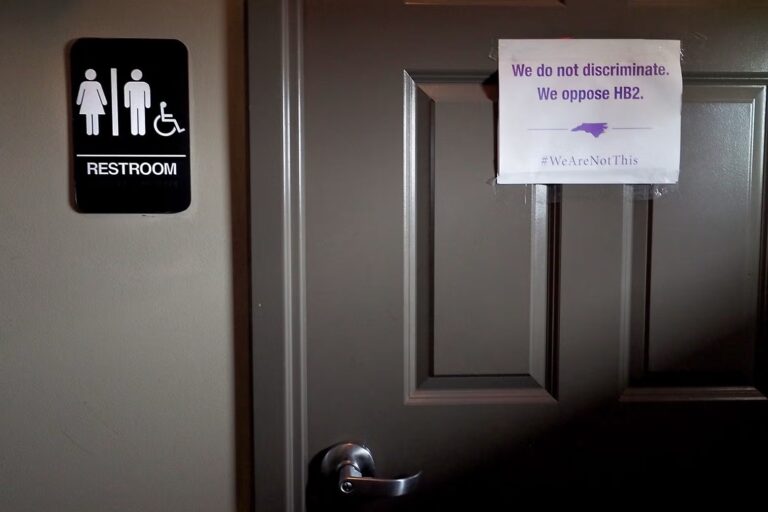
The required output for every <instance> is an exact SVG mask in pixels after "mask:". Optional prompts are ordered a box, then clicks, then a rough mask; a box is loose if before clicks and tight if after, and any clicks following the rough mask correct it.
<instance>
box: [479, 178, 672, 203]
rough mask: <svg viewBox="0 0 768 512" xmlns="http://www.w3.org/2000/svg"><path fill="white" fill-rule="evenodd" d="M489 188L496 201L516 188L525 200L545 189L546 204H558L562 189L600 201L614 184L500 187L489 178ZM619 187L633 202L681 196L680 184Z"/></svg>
mask: <svg viewBox="0 0 768 512" xmlns="http://www.w3.org/2000/svg"><path fill="white" fill-rule="evenodd" d="M486 184H488V185H489V186H490V187H491V191H492V193H493V195H494V196H495V197H497V198H498V199H503V198H505V197H509V196H508V195H507V194H506V192H507V191H510V190H514V189H516V188H517V187H525V191H526V193H525V194H524V196H523V197H525V198H526V199H525V200H526V201H527V198H528V197H529V196H530V195H531V193H532V192H533V188H532V187H541V186H545V187H547V189H548V190H547V202H548V203H553V204H558V203H560V202H561V200H562V192H563V187H564V186H565V187H568V196H569V197H571V198H575V197H581V198H583V199H600V198H604V197H608V196H610V195H614V194H615V193H616V192H615V188H614V187H616V186H617V185H616V184H584V185H575V184H566V185H562V184H549V185H548V184H546V183H541V184H525V185H502V184H499V183H497V182H496V178H491V179H489V180H487V181H486ZM618 186H621V187H628V188H629V191H630V194H631V197H632V199H633V200H635V201H655V200H659V199H663V198H667V197H669V198H674V197H679V196H680V195H681V191H680V184H679V183H674V184H647V185H638V184H631V185H618Z"/></svg>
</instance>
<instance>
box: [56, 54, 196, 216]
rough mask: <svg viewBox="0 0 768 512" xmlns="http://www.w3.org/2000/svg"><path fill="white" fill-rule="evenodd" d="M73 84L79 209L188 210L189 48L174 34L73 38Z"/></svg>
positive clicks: (72, 97) (158, 211)
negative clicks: (148, 36) (148, 37)
mask: <svg viewBox="0 0 768 512" xmlns="http://www.w3.org/2000/svg"><path fill="white" fill-rule="evenodd" d="M70 82H71V89H70V98H71V100H70V101H71V106H70V112H71V113H72V114H71V115H72V141H73V149H74V152H73V161H74V176H75V202H76V203H77V208H78V210H79V211H81V212H84V213H175V212H180V211H182V210H185V209H186V208H187V207H188V206H189V202H190V154H189V132H190V125H189V84H188V69H187V48H186V47H185V46H184V45H183V44H182V43H181V42H180V41H177V40H174V39H78V40H77V41H75V42H74V43H73V44H72V46H71V49H70Z"/></svg>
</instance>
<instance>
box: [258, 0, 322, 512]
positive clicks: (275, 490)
mask: <svg viewBox="0 0 768 512" xmlns="http://www.w3.org/2000/svg"><path fill="white" fill-rule="evenodd" d="M246 11H247V15H246V23H247V26H246V33H247V58H248V107H249V112H248V123H249V135H248V138H249V148H250V161H249V166H250V167H249V176H250V205H249V216H250V244H251V245H250V250H251V254H250V259H251V283H250V284H251V304H252V308H251V340H252V371H253V381H252V386H253V388H252V390H253V455H254V469H253V491H254V499H253V504H254V509H255V510H285V511H291V512H292V511H294V510H296V511H299V510H304V488H305V483H306V468H307V460H308V459H307V413H306V381H307V379H306V329H305V318H306V315H305V302H306V301H305V290H306V286H305V283H306V280H305V273H304V268H305V267H304V254H305V252H304V247H305V242H304V241H305V236H304V235H305V229H304V205H303V199H304V190H303V184H304V166H303V163H304V146H303V129H302V124H303V123H302V120H303V114H302V74H303V73H302V44H303V42H302V30H303V26H302V11H303V2H302V0H248V2H247V4H246Z"/></svg>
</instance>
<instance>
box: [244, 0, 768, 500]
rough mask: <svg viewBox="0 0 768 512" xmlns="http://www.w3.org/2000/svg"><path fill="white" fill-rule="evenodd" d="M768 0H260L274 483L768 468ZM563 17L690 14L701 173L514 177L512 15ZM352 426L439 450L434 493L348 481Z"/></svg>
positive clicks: (641, 26) (596, 27) (470, 496)
mask: <svg viewBox="0 0 768 512" xmlns="http://www.w3.org/2000/svg"><path fill="white" fill-rule="evenodd" d="M490 4H493V5H490ZM735 4H739V7H738V8H737V7H733V5H735ZM750 4H751V5H750ZM760 4H762V2H724V1H715V0H712V1H698V2H691V1H683V0H669V1H660V0H627V1H617V0H611V1H605V0H603V1H598V0H565V1H556V0H539V1H536V0H528V1H516V0H508V1H504V0H496V1H482V0H478V1H469V0H465V1H462V0H414V1H406V2H403V1H402V0H389V1H376V2H374V1H366V2H360V1H356V0H347V1H342V0H333V1H331V0H325V1H311V2H306V3H303V4H302V3H301V2H292V1H286V2H273V3H272V4H271V5H259V6H255V7H254V9H252V11H251V25H250V31H251V62H250V64H251V74H250V76H251V99H252V110H251V112H252V115H251V126H252V152H253V165H252V185H253V186H252V211H253V215H252V220H253V232H252V234H253V248H254V252H253V272H254V279H253V285H254V352H255V353H254V371H255V388H254V392H255V412H256V429H255V437H256V468H257V469H256V475H257V478H256V501H257V504H258V503H261V504H262V505H263V506H265V507H267V508H269V507H272V508H275V509H282V508H289V509H290V508H294V509H296V510H298V509H299V508H300V507H301V506H302V504H303V503H304V502H305V499H306V502H307V503H308V507H309V508H310V509H311V510H325V509H332V507H344V506H350V507H352V508H355V507H358V508H361V509H366V508H373V509H378V508H383V509H387V508H395V509H407V508H409V507H413V508H414V509H421V510H428V509H434V510H438V509H439V508H438V506H441V507H447V506H449V505H454V506H455V505H457V504H463V505H464V506H465V507H466V509H467V510H470V509H475V510H481V509H483V508H482V507H481V505H483V506H485V507H486V508H487V509H491V507H499V508H501V507H502V506H506V505H512V504H515V503H518V502H519V501H520V500H526V499H534V498H541V497H542V496H548V497H549V499H566V498H567V499H570V500H573V499H577V500H584V501H585V503H586V502H587V501H586V500H589V499H593V498H594V497H595V496H600V497H603V498H604V497H607V496H612V495H614V494H616V495H618V496H622V497H624V498H625V499H626V498H627V497H632V499H636V498H637V497H653V498H657V497H660V496H662V495H663V493H669V492H674V493H676V494H678V495H680V496H688V497H696V496H698V497H701V496H703V495H704V491H703V490H704V489H706V492H707V493H713V492H723V493H734V492H737V493H739V495H743V494H744V493H746V492H748V491H750V490H754V489H755V486H756V484H757V483H758V482H759V475H760V473H758V472H756V471H755V470H754V469H753V463H754V462H756V461H759V460H761V459H763V460H764V457H765V455H766V454H768V453H767V450H766V446H768V442H767V441H766V435H767V434H766V432H767V431H768V429H767V428H766V427H768V421H766V417H767V416H768V414H767V413H766V403H765V402H764V400H765V396H764V394H763V391H761V390H763V389H765V388H764V387H763V386H764V384H765V375H766V364H765V363H766V361H765V352H766V351H765V343H764V339H763V338H764V333H763V332H762V327H763V324H764V319H765V314H764V306H765V301H764V292H765V269H764V267H765V264H764V253H765V250H764V227H765V222H764V218H763V217H764V205H763V203H764V181H763V180H764V156H763V154H764V137H765V130H764V123H765V114H766V110H765V108H766V107H765V94H766V84H768V76H767V75H766V74H765V73H764V71H765V70H766V69H768V52H766V51H765V49H766V48H768V9H766V8H763V7H760ZM275 19H279V20H281V21H282V23H281V24H276V23H274V20H275ZM265 20H271V25H270V24H269V23H268V21H265ZM564 36H568V37H578V38H663V39H680V40H682V47H683V70H684V74H685V83H684V98H683V99H684V105H683V113H682V169H681V176H680V183H679V185H678V186H673V187H667V188H663V189H662V188H659V187H647V186H615V185H612V186H562V187H559V186H543V185H539V186H512V185H505V186H494V185H493V178H494V175H495V167H494V165H495V160H494V155H495V151H496V147H495V121H496V118H495V114H496V104H495V101H496V99H497V98H496V95H497V92H496V91H497V88H496V82H495V75H494V73H495V71H496V63H495V61H494V60H493V53H494V48H495V42H496V41H497V40H498V39H500V38H559V37H564ZM353 440H358V441H362V442H365V443H366V444H367V445H368V446H369V447H370V448H371V450H372V451H373V454H374V457H375V462H376V466H377V471H378V474H379V475H380V476H382V477H388V476H394V475H400V474H408V473H413V472H415V471H417V470H423V472H424V473H423V481H422V485H421V486H420V488H419V491H418V492H417V493H416V494H415V496H413V497H405V498H396V499H384V500H366V499H364V498H363V497H360V496H358V497H357V498H354V497H352V498H350V497H348V496H344V497H341V498H340V497H338V496H334V494H333V492H330V491H329V490H328V489H330V488H331V487H332V485H331V487H329V485H330V484H329V482H328V481H326V480H323V479H322V478H321V477H319V476H318V467H317V466H318V463H319V461H320V459H321V457H322V454H323V453H324V452H323V450H324V449H326V448H328V447H330V446H332V445H334V444H335V443H338V442H342V441H353ZM267 459H268V460H270V462H266V460H267ZM273 461H276V462H273ZM331 480H332V479H331ZM334 492H335V491H334ZM542 493H546V494H542ZM473 507H474V508H473Z"/></svg>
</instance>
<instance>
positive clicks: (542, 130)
mask: <svg viewBox="0 0 768 512" xmlns="http://www.w3.org/2000/svg"><path fill="white" fill-rule="evenodd" d="M528 131H529V132H547V131H568V128H528Z"/></svg>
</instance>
